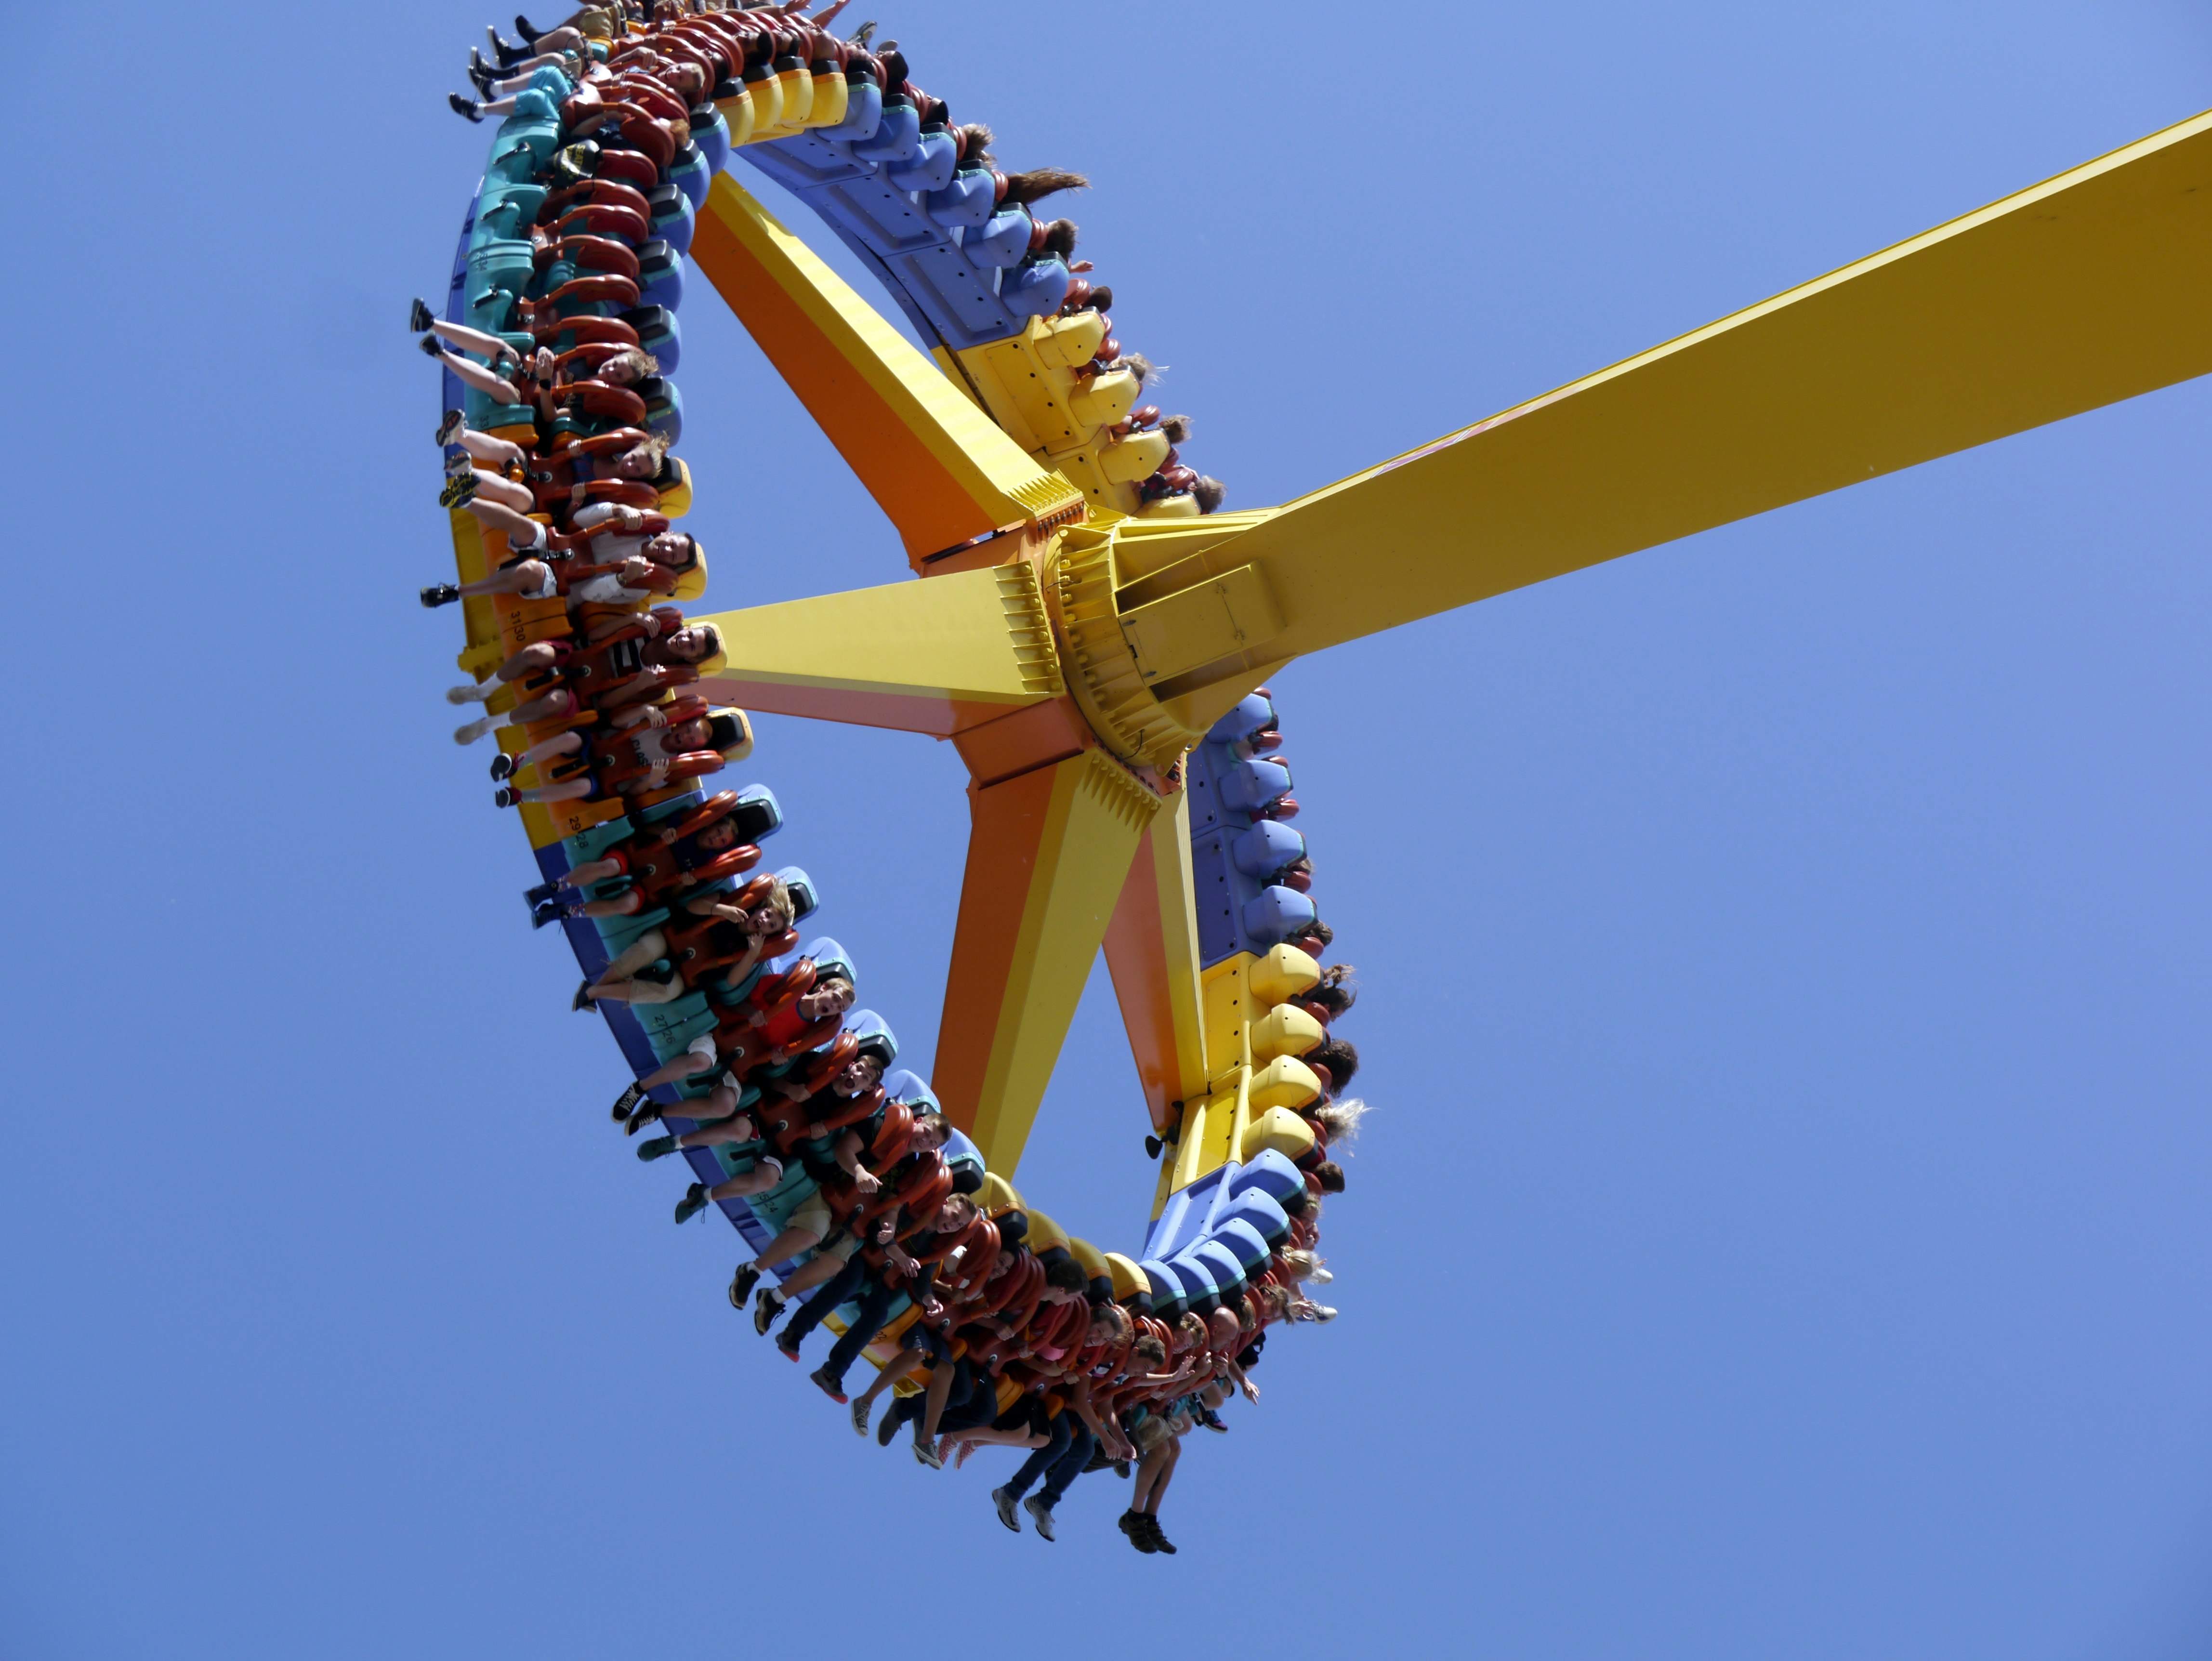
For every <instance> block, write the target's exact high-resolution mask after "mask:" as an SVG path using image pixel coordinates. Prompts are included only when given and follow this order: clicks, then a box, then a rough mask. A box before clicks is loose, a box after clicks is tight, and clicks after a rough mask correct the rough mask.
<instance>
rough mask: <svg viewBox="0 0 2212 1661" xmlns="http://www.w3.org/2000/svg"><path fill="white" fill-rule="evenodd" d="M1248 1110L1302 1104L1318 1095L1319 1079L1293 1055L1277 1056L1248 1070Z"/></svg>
mask: <svg viewBox="0 0 2212 1661" xmlns="http://www.w3.org/2000/svg"><path fill="white" fill-rule="evenodd" d="M1249 1099H1250V1101H1251V1104H1252V1110H1253V1111H1254V1112H1255V1113H1256V1112H1258V1111H1259V1110H1261V1108H1274V1107H1304V1105H1305V1104H1307V1103H1308V1102H1314V1101H1318V1100H1320V1099H1321V1080H1320V1079H1319V1078H1318V1077H1317V1076H1316V1074H1315V1073H1314V1070H1313V1068H1310V1067H1308V1066H1307V1065H1306V1064H1305V1063H1304V1062H1302V1061H1300V1060H1299V1059H1298V1058H1297V1056H1276V1057H1275V1059H1274V1060H1273V1061H1272V1062H1268V1063H1267V1066H1265V1067H1263V1068H1258V1069H1257V1070H1255V1072H1254V1073H1253V1074H1252V1089H1251V1094H1250V1098H1249Z"/></svg>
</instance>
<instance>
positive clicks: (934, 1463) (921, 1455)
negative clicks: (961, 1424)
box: [838, 1396, 945, 1470]
mask: <svg viewBox="0 0 2212 1661" xmlns="http://www.w3.org/2000/svg"><path fill="white" fill-rule="evenodd" d="M843 1399H844V1398H843V1397H842V1396H840V1397H838V1400H840V1401H842V1400H843ZM914 1462H915V1463H916V1464H918V1465H927V1466H928V1467H929V1468H930V1469H932V1470H943V1469H945V1461H944V1460H942V1459H940V1458H939V1457H937V1450H936V1449H935V1448H933V1447H932V1446H931V1445H929V1444H928V1443H927V1442H916V1443H915V1445H914Z"/></svg>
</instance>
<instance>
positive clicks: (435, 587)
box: [422, 582, 461, 611]
mask: <svg viewBox="0 0 2212 1661" xmlns="http://www.w3.org/2000/svg"><path fill="white" fill-rule="evenodd" d="M460 597H461V591H460V590H459V588H456V587H454V586H453V584H452V583H450V582H434V583H432V584H431V585H430V586H429V587H427V588H425V589H424V590H423V591H422V604H423V605H424V606H425V607H426V608H427V609H428V610H430V611H436V610H437V609H438V608H439V607H440V606H441V605H452V604H453V602H454V601H455V600H457V599H459V598H460Z"/></svg>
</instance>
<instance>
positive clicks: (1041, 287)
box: [999, 255, 1073, 317]
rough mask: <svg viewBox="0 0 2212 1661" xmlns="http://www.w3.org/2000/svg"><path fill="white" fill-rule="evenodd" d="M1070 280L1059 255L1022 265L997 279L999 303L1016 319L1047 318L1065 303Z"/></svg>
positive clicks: (1065, 265) (1065, 264) (1065, 263)
mask: <svg viewBox="0 0 2212 1661" xmlns="http://www.w3.org/2000/svg"><path fill="white" fill-rule="evenodd" d="M1072 280H1073V279H1072V278H1071V277H1070V276H1069V274H1068V270H1067V262H1066V260H1064V259H1060V257H1059V256H1058V255H1054V256H1052V257H1050V258H1048V259H1038V260H1034V261H1025V262H1024V263H1023V264H1022V265H1018V266H1016V267H1015V268H1014V269H1013V270H1012V271H1009V272H1007V273H1006V276H1004V277H1001V278H1000V279H999V299H1000V301H1001V302H1002V303H1003V304H1004V305H1005V306H1006V309H1007V310H1008V311H1010V312H1012V313H1013V314H1014V315H1015V316H1016V317H1050V316H1051V315H1052V314H1053V313H1055V312H1057V311H1058V310H1059V309H1060V307H1062V306H1064V305H1066V303H1067V285H1068V283H1070V282H1071V281H1072Z"/></svg>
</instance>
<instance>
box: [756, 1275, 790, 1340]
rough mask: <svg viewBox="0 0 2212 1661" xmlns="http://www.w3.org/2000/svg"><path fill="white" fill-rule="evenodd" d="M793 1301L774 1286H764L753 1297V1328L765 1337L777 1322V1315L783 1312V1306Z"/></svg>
mask: <svg viewBox="0 0 2212 1661" xmlns="http://www.w3.org/2000/svg"><path fill="white" fill-rule="evenodd" d="M790 1301H791V1299H788V1298H787V1297H785V1296H784V1295H783V1294H782V1293H781V1292H778V1291H777V1290H776V1289H775V1287H762V1288H761V1289H760V1293H759V1295H757V1297H755V1298H754V1299H753V1330H754V1331H755V1332H757V1333H758V1334H760V1335H761V1336H762V1337H763V1338H765V1337H767V1336H768V1329H769V1328H770V1327H772V1326H774V1325H775V1317H777V1316H779V1315H781V1314H782V1313H783V1306H784V1305H786V1304H787V1303H789V1302H790Z"/></svg>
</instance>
